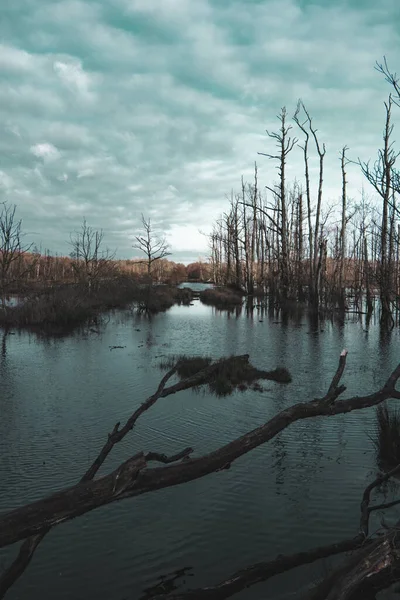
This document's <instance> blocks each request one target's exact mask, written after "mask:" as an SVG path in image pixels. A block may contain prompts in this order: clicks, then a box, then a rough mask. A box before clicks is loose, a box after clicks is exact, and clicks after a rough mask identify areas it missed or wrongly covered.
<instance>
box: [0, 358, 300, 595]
mask: <svg viewBox="0 0 400 600" xmlns="http://www.w3.org/2000/svg"><path fill="white" fill-rule="evenodd" d="M210 363H211V361H210ZM210 363H209V362H207V363H206V364H205V365H204V364H202V365H200V366H201V368H199V369H197V371H196V370H195V369H193V368H192V369H191V374H190V376H187V377H185V378H183V379H182V380H181V381H179V382H178V383H176V384H174V385H171V386H169V387H168V388H166V387H165V386H166V384H167V383H168V381H169V380H170V379H171V377H172V376H173V375H174V374H175V373H176V372H177V369H178V368H180V366H181V364H182V361H178V362H177V363H176V364H175V365H172V368H171V369H170V370H169V371H168V372H167V373H166V374H165V375H164V377H163V378H162V379H161V382H160V384H159V386H158V388H157V390H156V392H155V393H154V394H153V395H152V396H150V397H149V398H148V399H147V400H146V401H145V402H143V403H142V404H141V405H140V406H139V408H138V409H137V410H135V411H134V413H133V414H132V415H131V416H130V417H129V419H128V420H127V422H126V423H125V425H124V426H123V427H122V428H121V429H120V422H118V423H116V424H115V426H114V428H113V430H112V432H111V433H109V434H108V438H107V441H106V443H105V444H104V446H103V448H102V449H101V451H100V453H99V455H98V456H97V458H96V459H95V460H94V461H93V463H92V465H91V466H90V467H89V469H88V470H87V471H86V473H85V474H84V475H83V477H82V478H81V480H80V482H79V483H78V484H77V485H78V486H82V485H83V484H85V483H87V482H89V481H92V480H93V479H94V477H95V475H96V474H97V472H98V470H99V469H100V467H101V466H102V464H103V463H104V461H105V460H106V458H107V456H108V455H109V454H110V452H111V450H112V449H113V447H114V446H115V444H117V443H118V442H120V441H121V440H122V439H123V438H124V437H125V436H126V435H127V433H129V431H131V430H132V429H133V427H134V425H135V423H136V421H137V420H138V418H139V417H140V416H141V415H142V414H143V413H144V412H146V411H147V410H149V408H151V407H152V406H153V405H154V404H155V403H156V402H157V400H158V399H159V398H161V397H163V398H165V397H167V396H170V395H171V394H175V393H177V392H179V391H181V390H185V389H190V388H196V387H198V386H200V385H203V384H205V383H208V382H210V381H211V380H212V379H213V377H214V376H215V374H216V373H220V372H221V369H222V370H224V368H225V367H226V366H227V365H228V366H229V367H230V369H229V368H228V375H229V371H230V372H232V371H235V370H236V371H237V369H238V367H239V366H241V368H242V369H243V366H242V365H243V364H249V355H248V354H244V355H242V356H234V357H230V358H228V359H221V360H219V361H214V363H211V364H210ZM203 367H204V368H203ZM232 367H234V368H233V369H232ZM249 367H251V365H249ZM251 368H252V367H251ZM225 375H226V373H225ZM286 378H287V379H288V378H290V376H289V375H288V374H287V377H286ZM191 452H192V449H191V448H186V449H185V450H183V451H181V452H179V453H177V454H175V455H174V456H170V457H167V456H166V455H165V454H159V453H157V452H149V453H147V454H146V455H145V456H143V455H142V454H140V455H138V456H136V457H133V458H132V459H130V460H128V461H127V462H126V463H124V465H125V467H124V465H120V467H118V469H116V471H114V473H113V474H111V476H112V478H113V486H112V488H111V492H112V494H114V497H115V498H116V495H115V494H116V492H117V490H119V491H121V485H122V484H123V482H125V485H126V477H127V474H128V473H130V475H131V476H132V477H133V476H134V474H135V473H137V470H136V467H137V465H141V466H145V465H146V464H147V463H148V462H151V461H157V462H161V463H164V464H169V463H172V462H175V461H178V460H181V459H186V458H187V457H188V456H189V454H191ZM121 472H122V473H123V477H122V478H121ZM100 481H101V483H100V487H101V485H103V486H104V485H105V487H106V488H107V484H108V481H109V480H107V479H106V480H104V479H103V480H100ZM114 483H115V484H116V485H115V487H114ZM117 483H118V488H117ZM96 485H97V484H96ZM75 487H77V486H75ZM79 489H80V490H81V491H82V492H83V490H84V487H81V488H79ZM108 491H109V490H108ZM92 493H93V489H92ZM89 494H90V491H89ZM72 501H76V498H75V497H74V499H73V500H72ZM78 503H79V500H78ZM88 506H91V508H89V510H92V508H94V507H95V506H94V505H90V504H89V505H86V507H88ZM85 512H86V511H85ZM81 514H83V513H81ZM0 520H1V517H0ZM62 520H65V519H62ZM59 522H62V521H59ZM54 524H55V523H54ZM51 526H52V525H51V524H50V522H49V521H45V522H44V523H43V527H41V528H39V530H38V531H39V532H38V533H35V531H36V530H32V531H31V533H30V534H29V536H30V537H27V539H26V540H25V541H24V542H23V544H22V545H21V547H20V550H19V553H18V556H17V557H16V559H15V560H14V562H13V563H12V564H11V566H10V567H9V568H8V569H7V570H5V571H4V573H3V574H2V575H1V577H0V598H4V596H5V594H6V593H7V590H8V589H9V588H10V587H11V586H12V585H13V583H14V582H15V581H16V580H17V579H18V578H19V577H20V576H21V575H22V574H23V572H24V571H25V569H26V568H27V566H28V565H29V563H30V561H31V560H32V557H33V555H34V553H35V550H36V548H37V547H38V545H39V544H40V542H41V541H42V539H43V538H44V537H45V535H46V534H47V533H48V532H49V531H50V529H51ZM32 534H33V535H32ZM23 537H26V536H23ZM2 539H3V538H2V536H1V533H0V543H1V540H2ZM19 539H23V538H19ZM11 543H12V542H11ZM5 545H8V544H5Z"/></svg>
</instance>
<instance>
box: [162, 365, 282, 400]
mask: <svg viewBox="0 0 400 600" xmlns="http://www.w3.org/2000/svg"><path fill="white" fill-rule="evenodd" d="M212 362H213V360H212V358H210V357H209V356H191V357H190V356H186V355H180V356H176V355H172V356H169V357H167V358H164V359H162V360H161V361H160V363H159V365H158V366H159V367H160V368H161V369H163V370H165V369H171V368H172V367H173V366H174V365H175V364H177V375H178V377H179V378H180V379H181V380H182V379H186V378H187V377H191V376H193V375H195V374H196V373H199V372H200V371H202V370H203V369H205V368H206V367H208V366H210V365H211V364H212ZM260 379H268V380H271V381H276V382H278V383H290V382H291V381H292V378H291V376H290V373H289V371H288V370H287V369H284V368H279V369H274V370H273V371H263V370H261V369H257V368H256V367H253V365H252V364H250V362H249V360H248V356H246V357H242V358H238V357H237V356H230V357H228V358H227V359H226V358H225V359H224V358H222V359H220V360H218V361H216V362H215V369H214V370H213V371H212V372H211V373H210V375H209V376H208V377H207V378H206V379H205V380H204V384H205V385H207V387H208V389H209V391H210V392H211V393H213V394H215V395H216V396H218V397H221V396H228V395H229V394H232V392H233V391H234V390H239V391H241V392H243V391H245V390H247V389H249V388H251V389H253V390H257V391H262V389H263V388H262V387H261V385H260V384H259V380H260Z"/></svg>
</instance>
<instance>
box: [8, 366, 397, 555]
mask: <svg viewBox="0 0 400 600" xmlns="http://www.w3.org/2000/svg"><path fill="white" fill-rule="evenodd" d="M344 364H345V355H344V357H343V356H342V357H341V362H340V365H339V368H338V371H337V373H338V372H339V371H341V373H343V369H344ZM341 373H340V376H341ZM340 376H339V377H338V376H337V374H336V375H335V377H334V380H333V383H332V384H331V386H330V388H329V390H328V393H327V395H326V396H324V397H323V398H321V399H317V400H312V401H310V402H302V403H299V404H295V405H293V406H291V407H290V408H287V409H285V410H283V411H282V412H280V413H279V414H278V415H276V416H275V417H273V418H272V419H271V420H270V421H268V422H267V423H265V424H264V425H261V426H260V427H257V428H256V429H253V431H250V432H248V433H246V434H245V435H243V436H241V437H239V438H237V439H236V440H234V441H232V442H230V443H228V444H226V445H225V446H222V447H221V448H218V449H217V450H214V451H213V452H210V453H209V454H206V455H204V456H201V457H199V458H192V459H188V460H185V461H183V462H181V463H178V464H173V465H171V466H167V467H158V468H150V469H149V468H147V461H146V459H145V456H144V454H143V453H140V454H138V455H136V456H134V457H132V458H130V459H129V460H127V461H126V462H125V463H123V464H122V465H120V466H119V467H118V468H117V469H116V470H115V471H113V472H112V473H110V474H109V475H106V476H105V477H102V478H99V479H97V480H94V481H89V482H84V483H79V484H78V485H75V486H72V487H70V488H67V489H65V490H62V491H61V492H57V493H56V494H53V495H51V496H48V497H47V498H45V499H43V500H38V501H37V502H33V503H32V504H28V505H26V506H22V507H21V508H17V509H16V510H14V511H11V512H9V513H7V514H5V515H3V516H1V517H0V547H3V546H8V545H9V544H13V543H14V542H17V541H18V540H21V539H24V538H26V537H28V536H29V535H33V534H37V533H41V531H43V530H45V529H47V528H48V527H49V526H51V527H54V526H55V525H58V524H60V523H63V522H64V521H67V520H70V519H73V518H74V517H77V516H79V515H82V514H85V513H86V512H88V511H90V510H93V509H95V508H98V507H100V506H103V505H105V504H110V503H112V502H115V501H117V500H122V499H125V498H129V497H133V496H139V495H141V494H145V493H147V492H151V491H155V490H159V489H161V488H165V487H171V486H174V485H179V484H182V483H186V482H187V481H192V480H193V479H198V478H200V477H204V476H205V475H208V474H209V473H213V472H215V471H219V470H222V469H226V468H229V467H230V465H231V464H232V462H234V461H235V460H237V459H238V458H239V457H241V456H243V455H244V454H247V453H248V452H250V451H251V450H253V449H254V448H257V447H258V446H260V445H262V444H265V443H266V442H268V441H269V440H270V439H272V438H273V437H275V436H276V435H277V434H278V433H280V432H281V431H282V430H283V429H285V428H286V427H288V426H289V425H290V424H291V423H294V422H295V421H299V420H302V419H309V418H311V417H318V416H333V415H339V414H343V413H348V412H351V411H353V410H360V409H362V408H367V407H371V406H376V405H377V404H380V403H381V402H383V401H384V400H387V399H388V398H400V393H399V392H398V391H397V390H396V389H395V384H396V382H397V379H398V377H399V376H400V365H399V366H397V367H396V369H395V370H394V371H393V373H392V375H391V376H390V378H389V379H388V381H387V382H386V384H385V385H384V386H383V387H382V388H381V389H380V390H378V391H377V392H375V393H373V394H369V395H368V396H354V397H353V398H350V399H348V400H341V401H335V398H336V397H337V395H338V394H339V393H342V392H343V391H344V390H345V388H344V387H343V386H341V387H338V383H339V381H340ZM335 379H337V381H335ZM177 385H179V384H177ZM174 387H176V386H174ZM181 389H183V388H181ZM166 392H167V390H165V392H164V393H166Z"/></svg>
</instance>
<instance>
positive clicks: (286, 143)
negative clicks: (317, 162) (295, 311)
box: [258, 107, 298, 300]
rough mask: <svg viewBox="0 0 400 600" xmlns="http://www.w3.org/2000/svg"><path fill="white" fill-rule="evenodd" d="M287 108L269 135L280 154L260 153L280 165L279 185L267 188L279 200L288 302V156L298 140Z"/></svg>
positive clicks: (284, 291) (284, 292) (283, 285)
mask: <svg viewBox="0 0 400 600" xmlns="http://www.w3.org/2000/svg"><path fill="white" fill-rule="evenodd" d="M286 115H287V112H286V107H283V108H282V109H281V113H280V115H278V117H277V118H278V119H279V121H280V123H281V127H280V129H279V132H269V131H267V134H268V136H269V137H270V138H272V139H274V140H276V145H277V147H278V154H275V155H274V154H266V153H264V152H258V154H260V155H261V156H267V157H268V158H272V159H276V160H278V161H279V163H278V167H277V169H278V173H279V184H278V185H277V186H276V187H275V189H274V188H270V187H267V189H269V190H270V191H271V192H272V193H273V194H274V196H275V197H276V199H277V200H278V215H279V224H280V229H281V248H280V250H281V252H280V265H279V272H280V278H281V288H282V296H283V299H284V300H286V299H287V297H288V295H289V253H288V217H287V198H286V162H287V157H288V154H289V153H290V152H291V151H292V150H293V148H294V146H295V145H296V144H297V141H298V140H297V138H291V137H289V135H288V134H289V131H290V130H291V129H292V126H291V125H288V126H287V125H286Z"/></svg>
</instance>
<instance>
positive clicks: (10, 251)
mask: <svg viewBox="0 0 400 600" xmlns="http://www.w3.org/2000/svg"><path fill="white" fill-rule="evenodd" d="M16 209H17V207H16V205H15V204H14V205H9V204H7V202H3V203H2V205H1V210H0V302H1V305H2V307H3V308H4V307H5V305H6V298H7V292H8V290H9V289H10V286H11V285H15V284H16V283H17V282H18V281H21V279H22V278H23V277H24V276H25V275H26V273H27V270H29V269H30V268H32V266H33V264H31V265H30V266H29V267H26V265H25V264H24V260H23V258H24V254H25V253H26V252H29V250H30V249H31V247H32V244H28V245H23V243H22V239H21V238H22V232H21V227H22V220H21V219H19V220H17V219H16V216H15V213H16Z"/></svg>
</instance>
